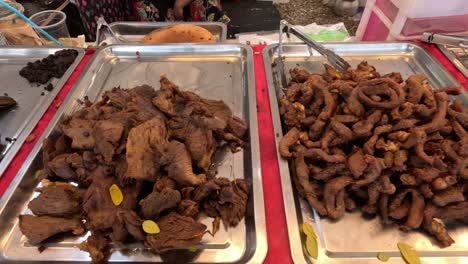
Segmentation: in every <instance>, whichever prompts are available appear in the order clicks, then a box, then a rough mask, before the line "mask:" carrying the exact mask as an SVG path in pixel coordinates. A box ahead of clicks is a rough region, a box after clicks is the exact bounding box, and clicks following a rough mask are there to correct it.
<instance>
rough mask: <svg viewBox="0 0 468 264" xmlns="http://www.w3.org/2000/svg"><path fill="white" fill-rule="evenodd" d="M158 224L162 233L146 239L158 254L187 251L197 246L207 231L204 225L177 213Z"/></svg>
mask: <svg viewBox="0 0 468 264" xmlns="http://www.w3.org/2000/svg"><path fill="white" fill-rule="evenodd" d="M157 224H158V226H159V229H160V230H161V232H160V233H159V234H155V235H148V236H147V237H146V245H147V246H148V247H150V248H151V249H153V250H154V251H155V252H156V253H161V252H164V251H167V250H170V249H186V248H189V247H191V246H194V245H197V244H198V243H200V241H201V239H202V237H203V235H204V234H205V230H206V226H205V225H204V224H201V223H198V222H196V221H195V220H193V218H191V217H186V216H182V215H179V214H178V213H175V212H171V213H170V214H168V215H166V216H164V217H161V218H160V219H159V220H158V221H157Z"/></svg>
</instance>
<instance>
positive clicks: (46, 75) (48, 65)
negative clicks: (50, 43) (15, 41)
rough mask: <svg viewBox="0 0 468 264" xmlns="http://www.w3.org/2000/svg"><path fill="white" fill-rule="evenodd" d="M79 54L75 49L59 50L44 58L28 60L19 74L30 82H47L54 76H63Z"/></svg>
mask: <svg viewBox="0 0 468 264" xmlns="http://www.w3.org/2000/svg"><path fill="white" fill-rule="evenodd" d="M77 56H78V51H76V50H74V49H64V50H59V51H57V52H55V54H52V55H49V56H47V57H45V58H44V59H42V60H37V61H35V62H28V65H26V66H25V67H24V68H22V69H21V70H20V72H19V74H20V75H21V76H22V77H24V78H26V79H27V80H28V81H29V82H30V83H39V84H46V83H47V82H48V81H49V80H50V79H51V78H52V77H55V78H61V77H62V76H63V74H65V72H66V71H67V70H68V68H69V67H70V65H72V64H73V62H74V61H75V59H76V57H77ZM50 87H52V86H48V88H49V90H52V89H50ZM52 88H53V87H52ZM49 90H48V91H49Z"/></svg>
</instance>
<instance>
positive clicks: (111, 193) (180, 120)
mask: <svg viewBox="0 0 468 264" xmlns="http://www.w3.org/2000/svg"><path fill="white" fill-rule="evenodd" d="M160 82H161V89H160V90H159V91H155V90H154V89H153V88H152V87H150V86H147V85H143V86H138V87H135V88H133V89H121V88H113V89H111V90H109V91H106V92H105V93H104V95H103V96H102V99H101V100H99V101H97V102H95V103H92V102H90V101H89V99H88V98H87V97H85V98H83V100H80V105H82V106H83V108H82V109H80V110H78V111H76V112H75V113H73V114H71V115H70V116H68V117H66V118H64V120H63V121H62V122H61V123H60V128H61V130H62V133H61V134H59V135H58V136H57V137H55V138H54V139H52V138H49V139H46V140H45V141H44V142H43V148H42V161H43V165H44V168H43V170H42V173H41V175H42V177H43V178H41V180H42V187H41V188H39V189H37V190H36V191H37V192H39V194H38V196H37V197H36V198H34V199H33V200H32V201H31V202H30V203H29V205H28V207H29V209H31V211H32V212H33V213H34V214H35V216H32V215H28V216H20V227H21V230H22V231H23V233H24V234H25V235H26V236H27V237H28V239H29V240H30V242H31V243H33V244H35V245H37V244H40V243H41V242H42V241H44V240H46V239H47V238H49V237H51V236H53V235H55V234H57V233H63V232H68V231H72V232H73V233H75V234H83V233H84V232H85V230H87V231H89V232H90V233H91V235H90V236H89V237H88V239H87V240H86V241H85V242H83V243H81V244H80V246H79V248H80V249H81V250H84V251H87V252H88V253H89V255H90V256H91V259H92V261H93V262H95V263H97V262H106V261H107V259H108V258H109V256H110V253H111V251H112V250H111V247H112V245H117V246H126V245H128V244H127V243H134V242H144V243H145V245H146V246H147V247H149V248H151V249H152V250H153V251H154V252H156V253H162V252H166V251H168V250H174V249H187V248H189V247H192V246H195V245H197V244H199V243H200V241H201V239H202V237H203V235H204V234H205V233H207V231H206V229H207V227H206V226H205V225H204V224H201V223H199V222H197V220H196V219H198V218H199V214H201V213H203V214H204V215H208V216H210V217H213V218H214V219H215V220H214V221H213V234H212V235H214V233H216V231H217V230H218V229H219V228H220V222H221V220H222V222H223V223H224V226H225V228H229V227H235V226H236V225H238V224H239V222H241V221H242V219H243V218H244V216H245V214H246V210H247V205H248V200H249V195H250V190H251V186H250V183H249V182H248V181H247V180H243V179H234V180H229V179H227V178H223V177H216V174H217V173H213V172H212V171H214V170H216V168H215V169H214V170H213V168H214V166H213V156H214V153H215V152H216V151H221V150H222V149H223V148H224V147H225V146H226V147H228V148H230V149H231V151H232V152H235V151H238V150H239V149H240V148H242V147H243V146H244V144H245V142H244V140H245V137H246V135H247V124H246V123H245V122H244V121H243V120H242V119H240V118H239V117H236V116H235V115H233V113H232V111H231V109H229V107H228V106H227V105H226V104H225V103H224V102H223V101H216V100H210V99H204V98H202V97H199V96H198V95H196V94H195V93H192V92H188V91H182V90H180V89H179V88H178V87H177V86H176V85H175V84H173V83H172V82H170V81H169V80H168V79H167V78H166V77H165V76H161V80H160ZM302 139H304V137H302ZM291 144H293V143H291ZM337 155H338V154H336V155H329V157H328V156H327V155H324V157H325V158H327V157H328V159H336V158H338V159H339V158H343V157H342V156H340V157H337ZM337 171H338V169H337ZM333 173H335V172H333V171H329V172H328V171H323V172H322V174H323V175H324V176H321V177H326V175H331V174H333ZM336 173H338V172H336ZM207 175H208V176H207ZM330 177H331V176H330ZM48 220H50V223H51V224H49V223H48V222H47V223H44V222H46V221H48ZM146 220H152V221H154V222H156V223H157V224H158V225H159V228H160V233H157V234H147V233H146V232H145V231H144V230H143V226H142V225H143V223H144V222H145V221H146ZM62 223H63V224H62ZM83 223H84V224H83ZM52 224H53V225H55V224H56V225H62V226H51V225H52Z"/></svg>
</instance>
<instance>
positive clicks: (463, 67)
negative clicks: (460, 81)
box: [437, 45, 468, 78]
mask: <svg viewBox="0 0 468 264" xmlns="http://www.w3.org/2000/svg"><path fill="white" fill-rule="evenodd" d="M437 46H438V47H439V49H440V50H441V51H442V52H443V53H444V55H445V56H447V58H448V59H449V60H450V61H451V62H452V63H453V64H454V65H455V66H456V67H457V68H458V70H460V71H461V72H462V73H463V75H465V77H466V78H468V48H462V47H454V46H449V45H437Z"/></svg>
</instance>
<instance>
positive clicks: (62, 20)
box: [30, 10, 70, 39]
mask: <svg viewBox="0 0 468 264" xmlns="http://www.w3.org/2000/svg"><path fill="white" fill-rule="evenodd" d="M30 19H31V20H32V21H33V22H34V23H36V24H37V25H38V26H39V27H40V28H42V29H43V30H44V31H46V32H47V33H49V34H50V35H51V36H52V37H54V38H56V39H58V38H69V37H70V33H68V28H67V23H66V20H67V15H65V13H64V12H62V11H58V10H46V11H42V12H39V13H36V14H34V15H32V16H31V17H30ZM37 33H38V34H39V35H41V36H42V34H41V33H40V32H37ZM42 37H43V38H45V36H42Z"/></svg>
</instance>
